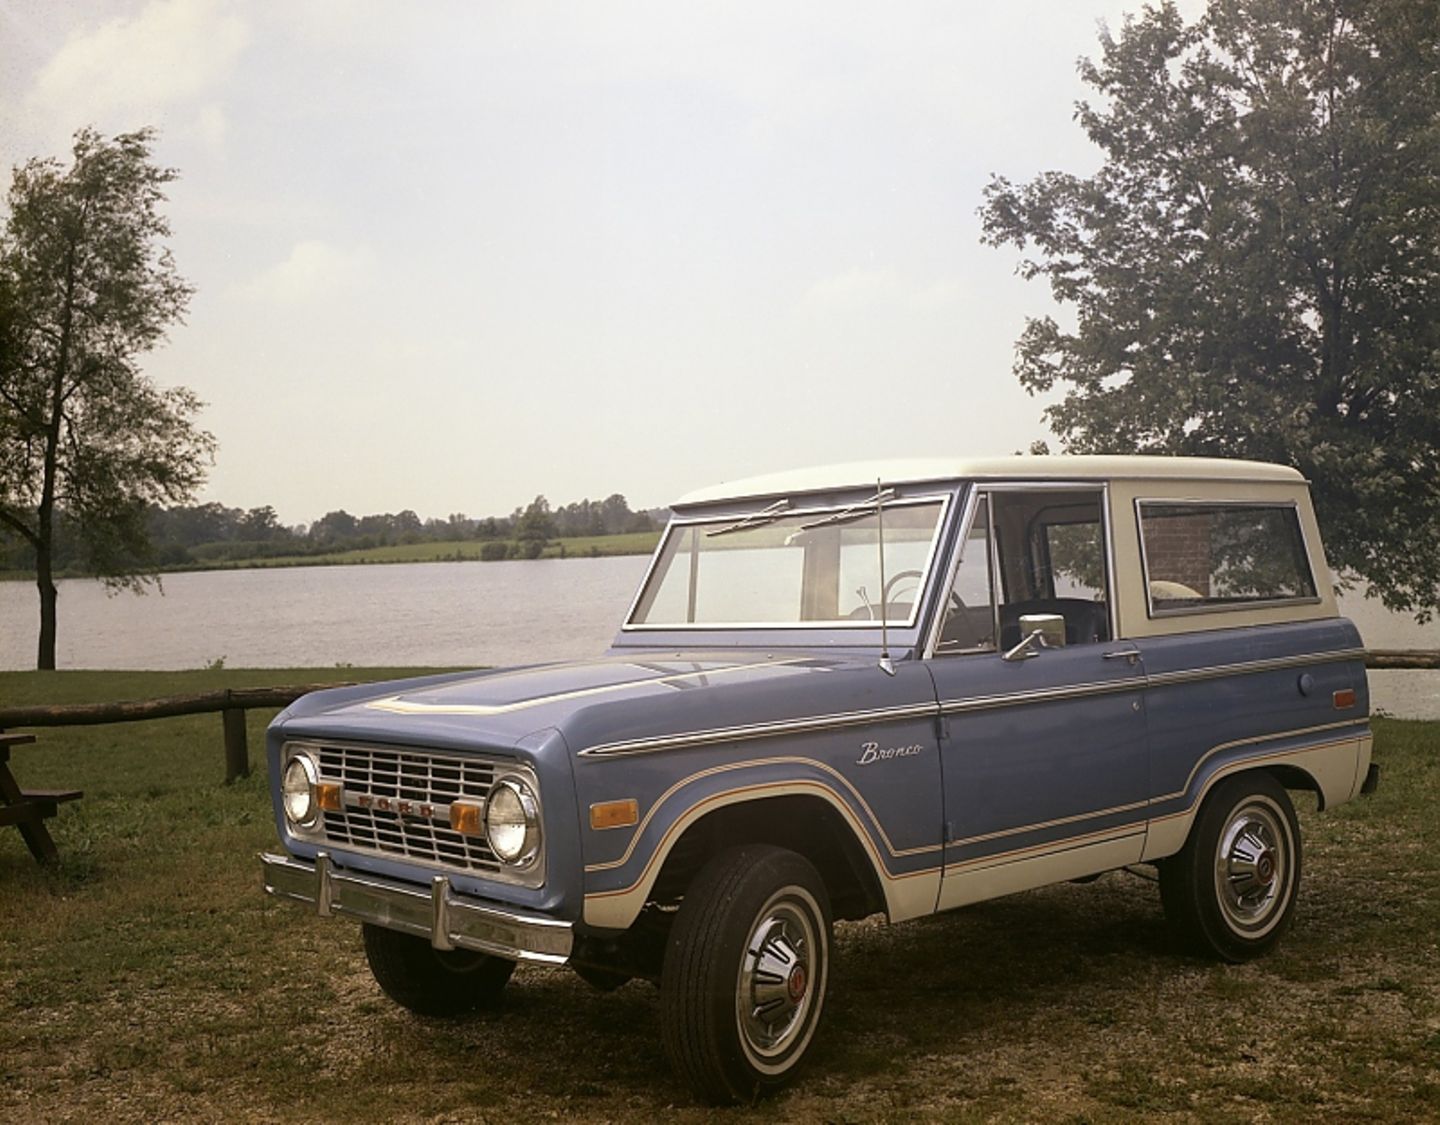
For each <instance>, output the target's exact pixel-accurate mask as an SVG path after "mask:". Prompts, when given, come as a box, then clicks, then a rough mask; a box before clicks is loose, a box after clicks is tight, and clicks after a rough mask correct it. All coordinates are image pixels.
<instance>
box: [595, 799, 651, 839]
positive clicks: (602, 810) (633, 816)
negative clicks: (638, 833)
mask: <svg viewBox="0 0 1440 1125" xmlns="http://www.w3.org/2000/svg"><path fill="white" fill-rule="evenodd" d="M639 819H640V802H638V801H637V800H635V798H634V797H630V798H628V799H626V800H624V801H601V802H599V803H598V804H594V805H591V806H590V827H591V828H593V829H595V830H596V831H597V832H598V831H599V830H600V829H602V828H628V827H630V825H632V824H635V823H636V822H637V821H639Z"/></svg>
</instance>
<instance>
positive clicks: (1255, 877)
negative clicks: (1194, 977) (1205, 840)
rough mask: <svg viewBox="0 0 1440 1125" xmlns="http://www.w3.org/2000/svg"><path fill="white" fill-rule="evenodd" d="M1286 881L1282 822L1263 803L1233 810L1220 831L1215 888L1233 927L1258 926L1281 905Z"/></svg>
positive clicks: (1285, 840) (1286, 839)
mask: <svg viewBox="0 0 1440 1125" xmlns="http://www.w3.org/2000/svg"><path fill="white" fill-rule="evenodd" d="M1289 883H1290V849H1289V831H1288V827H1287V826H1286V825H1285V824H1284V822H1283V821H1282V819H1281V817H1280V814H1279V813H1278V812H1277V811H1276V810H1274V809H1272V808H1270V807H1269V806H1268V805H1267V804H1259V803H1252V804H1247V805H1244V806H1242V807H1241V808H1239V809H1237V810H1236V812H1235V814H1234V815H1233V816H1232V817H1231V818H1230V822H1229V823H1228V824H1226V826H1225V830H1224V831H1223V832H1222V833H1221V834H1220V843H1219V847H1218V848H1217V849H1216V853H1215V891H1216V897H1217V899H1218V901H1219V903H1220V909H1221V912H1222V913H1223V914H1224V915H1225V920H1226V921H1227V922H1228V923H1229V924H1230V926H1232V927H1233V928H1234V929H1236V930H1240V931H1248V932H1253V931H1256V930H1260V931H1263V930H1265V929H1267V928H1268V926H1269V924H1270V923H1271V922H1272V921H1273V920H1274V919H1275V917H1276V916H1277V915H1278V913H1279V911H1280V909H1281V908H1282V907H1283V906H1284V902H1285V896H1286V894H1287V893H1288V891H1287V887H1288V886H1289Z"/></svg>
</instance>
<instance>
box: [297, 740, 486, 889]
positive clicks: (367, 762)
mask: <svg viewBox="0 0 1440 1125" xmlns="http://www.w3.org/2000/svg"><path fill="white" fill-rule="evenodd" d="M315 749H316V750H317V751H318V752H319V758H320V776H321V778H322V779H324V780H327V781H338V782H340V783H341V785H343V786H344V789H345V811H344V812H327V813H325V817H324V824H323V827H324V831H325V839H326V841H327V842H329V843H332V844H334V845H336V846H337V847H344V848H351V849H353V850H355V851H361V852H371V853H374V854H376V855H387V856H401V857H403V858H405V859H412V860H420V861H422V862H425V863H432V864H440V865H443V866H445V867H451V868H454V867H459V868H463V869H464V870H467V871H475V872H478V873H482V874H485V875H488V876H499V877H501V878H506V879H509V878H511V877H512V876H511V875H510V873H509V872H508V871H505V870H503V865H502V864H501V863H500V861H499V860H498V859H496V858H495V854H494V853H493V852H492V851H491V850H490V847H489V845H488V844H487V843H486V842H485V837H484V836H483V835H480V836H462V835H461V834H460V833H458V832H456V831H455V830H454V829H452V828H451V827H450V820H449V811H448V809H449V805H450V802H451V801H458V800H461V799H462V798H463V799H465V800H468V801H484V800H485V799H486V798H487V797H489V795H490V787H491V785H493V784H494V782H495V774H496V771H497V769H498V768H500V766H501V763H498V762H493V761H486V760H484V759H480V758H471V757H461V756H459V755H446V754H436V753H432V752H430V751H428V750H411V749H405V748H401V747H388V746H387V747H380V746H360V745H352V744H345V743H322V744H320V745H319V746H316V747H315ZM365 798H370V800H369V801H366V802H365V804H369V805H370V806H371V807H368V808H367V807H364V805H362V804H361V803H360V802H361V801H362V800H364V799H365ZM379 798H385V799H388V801H389V802H390V803H391V804H392V805H393V804H395V803H397V802H399V801H408V802H409V803H410V805H411V807H412V809H413V810H415V811H413V812H412V813H411V814H410V815H402V814H401V813H400V812H398V811H394V810H393V809H390V810H386V809H379V808H375V807H373V805H374V802H375V800H376V799H379ZM422 805H428V806H432V807H433V809H434V812H433V814H432V815H431V816H424V815H420V814H419V810H420V808H421V806H422Z"/></svg>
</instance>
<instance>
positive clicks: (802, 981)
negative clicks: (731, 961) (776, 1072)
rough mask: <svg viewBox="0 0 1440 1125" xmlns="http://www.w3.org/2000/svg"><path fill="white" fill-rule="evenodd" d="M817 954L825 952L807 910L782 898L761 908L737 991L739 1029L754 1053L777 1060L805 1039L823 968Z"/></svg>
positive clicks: (752, 931)
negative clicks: (798, 1041) (817, 959)
mask: <svg viewBox="0 0 1440 1125" xmlns="http://www.w3.org/2000/svg"><path fill="white" fill-rule="evenodd" d="M816 957H823V952H822V951H821V950H820V943H819V937H818V935H817V933H816V931H815V925H814V923H813V921H812V920H811V918H810V916H809V914H808V912H806V911H805V910H803V909H801V908H800V907H799V906H798V905H797V904H795V903H793V902H790V901H786V900H783V899H782V900H780V901H777V902H772V903H771V904H770V905H768V906H767V907H766V909H765V910H763V911H761V914H760V917H759V919H758V920H757V921H756V923H755V926H754V928H753V929H752V930H751V932H750V939H749V941H747V942H746V945H745V954H744V956H743V958H742V959H741V963H740V980H739V988H738V989H737V990H736V996H735V1004H736V1015H737V1017H738V1018H739V1025H740V1033H741V1035H743V1036H744V1038H745V1042H746V1044H747V1046H748V1047H749V1049H750V1050H751V1051H753V1052H754V1053H755V1054H756V1055H759V1056H760V1057H762V1058H766V1059H773V1058H774V1057H775V1056H777V1055H781V1054H783V1053H784V1052H785V1051H787V1050H788V1049H789V1048H790V1047H792V1046H793V1045H794V1044H795V1042H796V1041H797V1040H798V1039H800V1038H802V1036H803V1034H804V1032H805V1028H806V1025H807V1023H808V1020H809V1016H810V1012H811V1008H812V1007H813V1006H814V1003H815V986H816V982H817V979H818V974H819V973H820V972H821V971H822V967H821V966H819V965H817V964H815V963H814V959H815V958H816Z"/></svg>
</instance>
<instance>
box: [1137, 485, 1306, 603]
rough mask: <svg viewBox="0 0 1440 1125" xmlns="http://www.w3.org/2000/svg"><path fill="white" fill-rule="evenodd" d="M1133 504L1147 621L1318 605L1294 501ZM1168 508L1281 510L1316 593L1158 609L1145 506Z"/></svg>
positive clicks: (1154, 500)
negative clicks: (1292, 526)
mask: <svg viewBox="0 0 1440 1125" xmlns="http://www.w3.org/2000/svg"><path fill="white" fill-rule="evenodd" d="M1134 504H1135V539H1136V541H1137V542H1138V543H1139V545H1140V577H1141V585H1142V588H1143V589H1144V591H1145V612H1146V615H1147V616H1148V617H1149V619H1150V620H1152V621H1155V620H1163V619H1165V618H1167V617H1195V616H1204V615H1207V614H1212V613H1244V612H1248V611H1250V610H1256V609H1277V608H1285V607H1288V606H1302V605H1320V604H1321V603H1322V602H1323V601H1324V599H1323V598H1322V597H1321V596H1320V583H1319V581H1318V580H1317V579H1316V576H1315V553H1314V550H1313V545H1312V544H1311V542H1310V537H1309V536H1308V535H1307V534H1306V532H1305V521H1304V520H1303V519H1301V517H1300V505H1299V503H1298V502H1297V501H1295V500H1249V499H1233V498H1226V499H1221V498H1214V499H1202V498H1198V497H1173V496H1137V497H1135V500H1134ZM1147 504H1148V505H1150V506H1151V507H1162V506H1163V507H1167V508H1187V507H1188V508H1250V509H1280V510H1284V511H1288V512H1290V514H1291V516H1292V518H1293V519H1294V521H1295V530H1296V531H1297V532H1298V533H1299V536H1300V548H1301V551H1302V552H1303V553H1304V556H1305V573H1306V576H1308V577H1309V579H1310V588H1311V589H1312V590H1314V591H1315V593H1313V594H1311V595H1309V596H1296V597H1283V598H1254V599H1251V600H1248V601H1243V602H1235V603H1232V604H1229V605H1198V606H1175V607H1173V608H1164V609H1157V608H1156V606H1155V599H1154V597H1153V596H1152V594H1151V590H1150V581H1151V580H1150V555H1149V551H1148V549H1147V547H1146V545H1145V511H1144V509H1145V506H1146V505H1147Z"/></svg>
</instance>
